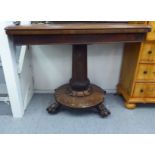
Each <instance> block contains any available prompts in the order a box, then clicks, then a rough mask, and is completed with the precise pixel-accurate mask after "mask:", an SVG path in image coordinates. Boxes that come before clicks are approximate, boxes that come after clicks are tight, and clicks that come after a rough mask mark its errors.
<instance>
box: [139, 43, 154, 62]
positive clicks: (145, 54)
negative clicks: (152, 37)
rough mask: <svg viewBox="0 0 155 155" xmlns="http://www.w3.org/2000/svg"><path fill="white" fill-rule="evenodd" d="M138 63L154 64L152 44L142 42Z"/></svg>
mask: <svg viewBox="0 0 155 155" xmlns="http://www.w3.org/2000/svg"><path fill="white" fill-rule="evenodd" d="M140 61H141V62H144V63H145V62H146V63H148V62H149V63H152V62H155V44H154V43H152V42H146V41H145V42H143V45H142V50H141V55H140Z"/></svg>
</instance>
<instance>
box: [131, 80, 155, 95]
mask: <svg viewBox="0 0 155 155" xmlns="http://www.w3.org/2000/svg"><path fill="white" fill-rule="evenodd" d="M133 97H155V83H136V84H135V88H134V92H133Z"/></svg>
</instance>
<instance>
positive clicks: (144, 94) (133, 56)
mask: <svg viewBox="0 0 155 155" xmlns="http://www.w3.org/2000/svg"><path fill="white" fill-rule="evenodd" d="M129 24H131V22H130V23H129ZM132 24H133V22H132ZM136 24H137V22H136ZM144 24H145V25H150V26H153V27H152V31H151V32H149V33H147V37H146V40H144V41H143V42H142V43H141V44H137V43H135V46H130V47H129V48H126V47H125V48H124V56H123V64H122V69H121V75H120V81H119V84H118V93H120V94H122V95H123V97H124V99H125V107H126V108H128V109H134V108H136V104H137V103H145V104H146V103H155V35H154V29H155V22H153V21H151V22H144ZM136 46H137V47H136ZM129 51H130V52H129ZM131 60H132V61H131ZM127 64H130V65H127Z"/></svg>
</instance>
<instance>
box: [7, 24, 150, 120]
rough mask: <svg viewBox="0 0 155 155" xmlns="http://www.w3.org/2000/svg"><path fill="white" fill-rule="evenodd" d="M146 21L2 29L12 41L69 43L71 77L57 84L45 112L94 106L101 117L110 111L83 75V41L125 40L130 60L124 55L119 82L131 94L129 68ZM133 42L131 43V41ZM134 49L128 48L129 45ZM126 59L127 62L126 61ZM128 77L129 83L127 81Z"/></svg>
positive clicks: (133, 61)
mask: <svg viewBox="0 0 155 155" xmlns="http://www.w3.org/2000/svg"><path fill="white" fill-rule="evenodd" d="M150 29H151V28H150V26H148V25H145V24H143V25H138V24H130V25H129V24H127V23H85V22H83V23H81V22H80V23H78V22H76V23H61V24H60V23H57V24H50V25H48V24H43V25H30V26H9V27H7V28H6V29H5V30H6V33H7V34H8V35H9V37H10V38H11V39H12V40H13V42H14V44H16V45H24V44H29V45H38V44H40V45H42V44H72V45H73V63H72V78H71V80H70V84H67V85H64V86H61V87H59V88H58V89H57V90H56V92H55V99H56V101H57V102H56V103H55V104H53V105H51V106H50V107H48V108H47V111H48V112H49V113H54V112H56V111H57V110H58V109H59V108H60V106H61V105H65V106H67V107H72V108H88V107H94V106H95V107H96V108H97V110H98V112H99V114H100V115H101V116H102V117H105V116H108V115H109V114H110V112H109V110H107V109H106V108H105V106H104V105H103V104H102V102H103V100H104V91H103V90H102V89H101V88H99V87H97V86H94V85H92V84H90V82H89V79H88V77H87V44H94V43H107V42H125V43H127V44H126V45H125V51H127V52H129V53H131V56H130V58H131V59H130V61H131V60H132V58H133V57H134V59H133V60H132V61H131V62H129V61H128V57H126V56H125V57H126V58H125V59H124V62H123V65H124V67H125V69H128V66H129V64H130V66H132V67H131V68H130V70H129V77H128V78H126V77H125V75H123V74H124V73H123V72H124V70H125V69H122V73H123V74H122V79H121V81H122V84H123V83H124V82H125V83H126V87H125V89H126V90H129V92H128V93H129V94H131V92H132V91H133V90H132V86H131V85H132V81H133V79H134V77H133V73H132V72H133V71H134V68H135V66H136V60H135V58H138V51H139V48H140V42H142V41H143V40H144V39H145V37H146V33H147V32H149V31H150ZM131 42H134V43H131ZM130 46H133V48H134V49H135V50H134V51H130V49H131V47H130ZM127 62H129V63H127ZM128 81H129V83H128Z"/></svg>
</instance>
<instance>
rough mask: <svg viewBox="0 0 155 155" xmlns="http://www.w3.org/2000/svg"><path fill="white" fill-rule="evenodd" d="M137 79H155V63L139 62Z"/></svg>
mask: <svg viewBox="0 0 155 155" xmlns="http://www.w3.org/2000/svg"><path fill="white" fill-rule="evenodd" d="M137 80H151V81H155V64H139V67H138V72H137Z"/></svg>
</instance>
